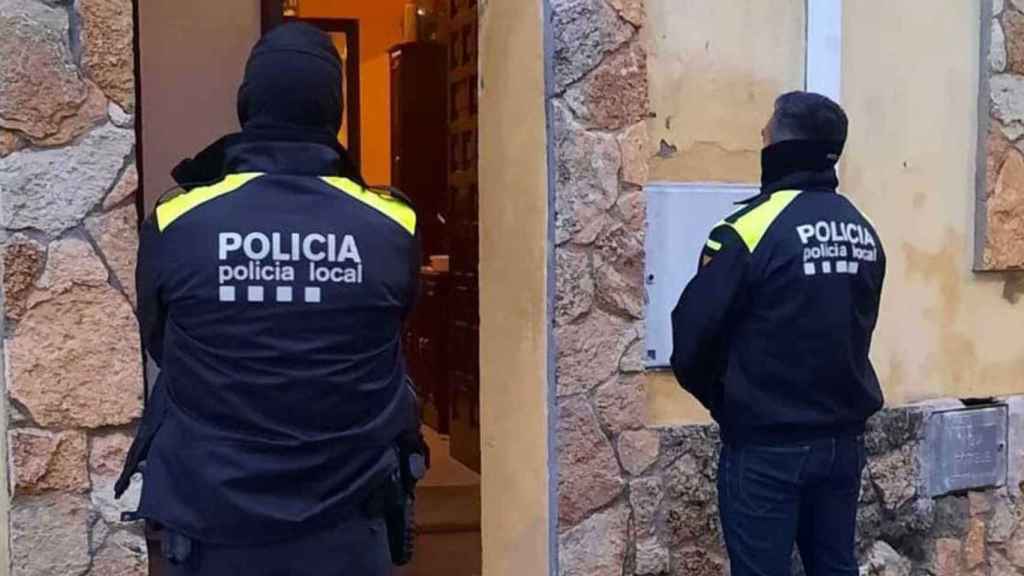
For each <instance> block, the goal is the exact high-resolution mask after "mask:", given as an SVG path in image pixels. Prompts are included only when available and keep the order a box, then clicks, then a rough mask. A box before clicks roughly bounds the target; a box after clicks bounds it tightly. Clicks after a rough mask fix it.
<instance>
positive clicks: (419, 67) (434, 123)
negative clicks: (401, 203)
mask: <svg viewBox="0 0 1024 576" xmlns="http://www.w3.org/2000/svg"><path fill="white" fill-rule="evenodd" d="M390 58H391V185H392V186H394V187H396V188H398V189H399V190H401V191H402V192H404V193H405V194H406V195H408V196H409V197H410V198H412V200H413V202H414V203H415V204H416V212H417V214H418V215H419V230H420V241H421V243H422V247H423V255H424V258H425V259H426V258H427V257H428V256H430V255H431V254H447V253H448V249H447V247H448V243H447V239H446V233H445V229H444V224H443V221H444V220H445V219H446V212H447V208H448V203H447V201H446V194H445V191H446V190H447V182H448V170H447V163H448V152H447V147H446V142H447V133H448V125H447V108H446V102H447V94H448V88H447V86H448V80H447V78H448V72H447V66H446V63H447V54H446V49H445V46H444V45H443V44H436V43H430V42H411V43H406V44H399V45H398V46H395V47H394V48H392V49H391V51H390ZM371 184H372V182H371ZM424 261H426V260H424Z"/></svg>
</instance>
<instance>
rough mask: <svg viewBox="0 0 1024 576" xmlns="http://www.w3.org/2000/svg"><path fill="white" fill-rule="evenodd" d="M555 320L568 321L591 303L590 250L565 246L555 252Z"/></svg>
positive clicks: (559, 323) (591, 272)
mask: <svg viewBox="0 0 1024 576" xmlns="http://www.w3.org/2000/svg"><path fill="white" fill-rule="evenodd" d="M555 259H556V262H557V263H556V268H555V274H556V276H555V278H556V280H555V285H556V290H555V322H556V323H557V324H558V325H565V324H569V323H571V322H573V321H575V320H577V319H578V318H580V317H581V316H583V315H584V314H586V313H587V312H589V311H590V309H591V308H592V307H593V305H594V273H593V270H592V268H591V265H590V253H589V252H588V251H586V250H583V249H579V248H570V247H564V248H560V249H558V250H556V251H555Z"/></svg>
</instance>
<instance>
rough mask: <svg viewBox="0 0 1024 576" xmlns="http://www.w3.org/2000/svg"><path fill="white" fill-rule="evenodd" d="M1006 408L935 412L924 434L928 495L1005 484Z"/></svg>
mask: <svg viewBox="0 0 1024 576" xmlns="http://www.w3.org/2000/svg"><path fill="white" fill-rule="evenodd" d="M1008 418H1009V413H1008V411H1007V408H1006V406H1005V405H995V406H987V407H984V408H968V409H966V410H952V411H948V412H935V413H933V414H932V415H931V416H930V418H929V420H928V426H927V429H926V435H925V453H924V457H925V461H924V464H925V466H926V480H927V483H928V486H927V488H928V495H929V496H931V497H935V496H940V495H942V494H948V493H950V492H957V491H961V490H970V489H975V488H992V487H998V486H1003V485H1005V484H1006V463H1007V457H1006V455H1007V441H1008V438H1007V424H1008Z"/></svg>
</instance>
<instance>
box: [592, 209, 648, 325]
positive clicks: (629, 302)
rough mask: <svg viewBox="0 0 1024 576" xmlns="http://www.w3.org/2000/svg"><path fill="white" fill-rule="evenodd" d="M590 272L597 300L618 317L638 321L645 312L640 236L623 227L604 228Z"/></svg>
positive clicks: (642, 238)
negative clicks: (595, 280)
mask: <svg viewBox="0 0 1024 576" xmlns="http://www.w3.org/2000/svg"><path fill="white" fill-rule="evenodd" d="M596 247H597V251H596V252H595V254H594V270H595V273H596V276H597V300H598V302H599V303H601V305H602V306H603V308H604V309H605V310H609V311H612V312H614V313H615V314H617V315H619V316H625V317H628V318H632V319H636V320H639V319H642V318H643V317H644V312H645V304H646V294H647V293H646V290H645V289H644V236H643V233H642V232H634V231H632V230H630V229H628V228H627V227H626V226H625V225H623V224H617V225H614V226H612V227H610V228H608V229H607V230H606V231H605V232H604V233H603V234H602V235H601V236H600V237H598V239H597V244H596Z"/></svg>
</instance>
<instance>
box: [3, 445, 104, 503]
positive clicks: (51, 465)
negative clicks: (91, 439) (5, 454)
mask: <svg viewBox="0 0 1024 576" xmlns="http://www.w3.org/2000/svg"><path fill="white" fill-rule="evenodd" d="M9 438H10V449H11V464H12V467H13V470H12V472H13V480H14V492H15V494H19V495H20V494H41V493H43V492H53V491H63V492H85V491H86V490H88V489H89V476H88V474H87V473H86V452H87V447H86V444H87V443H86V438H85V434H83V433H81V432H58V433H54V432H47V431H44V430H29V429H19V430H13V431H11V432H10V434H9Z"/></svg>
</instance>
